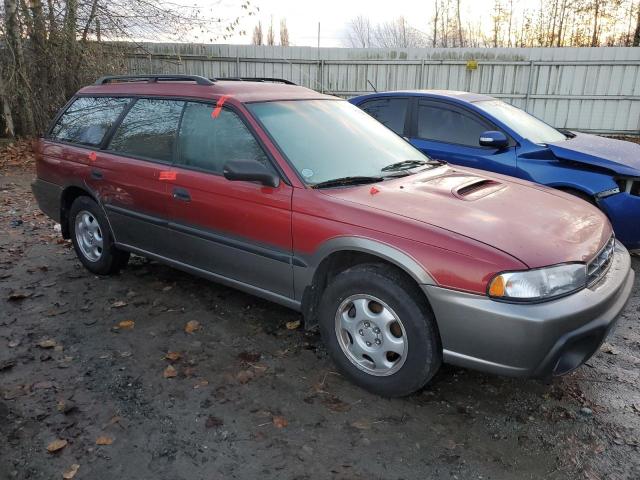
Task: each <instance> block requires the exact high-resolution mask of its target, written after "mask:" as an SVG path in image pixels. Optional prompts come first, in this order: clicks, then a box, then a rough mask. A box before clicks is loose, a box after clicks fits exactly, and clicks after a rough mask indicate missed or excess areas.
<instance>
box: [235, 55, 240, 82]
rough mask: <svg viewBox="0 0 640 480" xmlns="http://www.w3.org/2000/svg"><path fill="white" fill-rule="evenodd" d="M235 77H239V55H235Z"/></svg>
mask: <svg viewBox="0 0 640 480" xmlns="http://www.w3.org/2000/svg"><path fill="white" fill-rule="evenodd" d="M236 77H240V53H237V54H236Z"/></svg>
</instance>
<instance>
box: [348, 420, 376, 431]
mask: <svg viewBox="0 0 640 480" xmlns="http://www.w3.org/2000/svg"><path fill="white" fill-rule="evenodd" d="M351 426H352V427H353V428H357V429H358V430H369V429H370V428H371V423H369V421H367V420H356V421H355V422H351Z"/></svg>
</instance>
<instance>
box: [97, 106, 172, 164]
mask: <svg viewBox="0 0 640 480" xmlns="http://www.w3.org/2000/svg"><path fill="white" fill-rule="evenodd" d="M183 105H184V102H180V101H176V100H154V99H146V98H141V99H139V100H137V101H136V103H135V104H134V105H133V107H131V110H129V112H128V113H127V115H126V116H125V117H124V119H123V120H122V123H121V124H120V126H119V127H118V129H117V130H116V133H115V134H114V136H113V138H112V139H111V143H110V145H109V149H110V150H113V151H114V152H119V153H123V154H129V155H133V156H140V157H144V158H151V159H154V160H160V161H164V162H170V161H171V159H172V158H173V148H174V144H175V138H176V131H177V129H178V121H179V120H180V113H181V112H182V106H183Z"/></svg>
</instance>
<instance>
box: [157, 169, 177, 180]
mask: <svg viewBox="0 0 640 480" xmlns="http://www.w3.org/2000/svg"><path fill="white" fill-rule="evenodd" d="M158 179H159V180H175V179H176V172H172V171H162V172H160V175H159V176H158Z"/></svg>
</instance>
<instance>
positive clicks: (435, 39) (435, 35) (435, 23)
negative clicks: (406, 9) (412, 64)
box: [431, 0, 439, 48]
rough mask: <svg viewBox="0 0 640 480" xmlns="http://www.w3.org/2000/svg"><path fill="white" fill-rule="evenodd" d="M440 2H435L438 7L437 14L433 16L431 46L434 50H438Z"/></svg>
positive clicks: (436, 0)
mask: <svg viewBox="0 0 640 480" xmlns="http://www.w3.org/2000/svg"><path fill="white" fill-rule="evenodd" d="M438 1H439V0H435V1H434V2H433V3H434V5H435V7H436V12H435V14H434V16H433V41H432V42H431V46H432V47H433V48H436V45H437V43H438Z"/></svg>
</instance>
